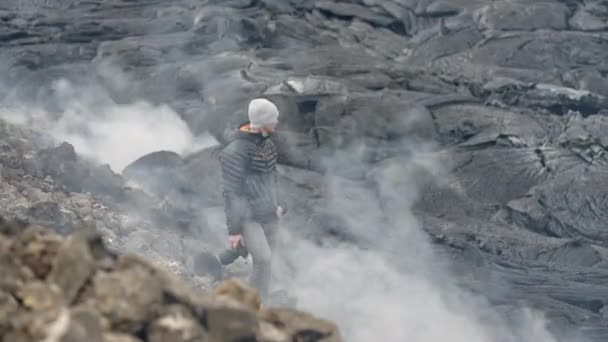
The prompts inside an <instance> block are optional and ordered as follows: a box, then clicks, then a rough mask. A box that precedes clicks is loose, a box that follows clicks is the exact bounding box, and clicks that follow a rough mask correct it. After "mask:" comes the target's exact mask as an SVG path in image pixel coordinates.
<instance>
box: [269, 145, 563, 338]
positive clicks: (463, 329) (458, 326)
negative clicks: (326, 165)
mask: <svg viewBox="0 0 608 342" xmlns="http://www.w3.org/2000/svg"><path fill="white" fill-rule="evenodd" d="M417 149H418V150H417V151H413V153H411V154H410V157H407V158H397V159H395V160H394V161H393V162H387V163H385V165H384V166H382V167H380V168H379V169H378V170H375V171H373V172H371V173H370V175H372V174H373V179H374V180H375V181H376V183H377V189H378V191H371V190H368V191H365V190H364V186H362V185H361V187H360V188H359V189H358V191H356V193H357V196H356V197H353V196H348V195H347V194H348V193H349V190H348V189H347V188H348V185H346V184H347V183H345V182H344V181H337V180H333V179H331V178H330V179H331V180H329V181H328V183H327V186H328V188H329V190H328V191H327V192H328V193H332V194H334V195H333V196H331V197H330V198H328V204H327V207H329V208H331V210H332V211H333V212H334V213H337V214H339V215H344V216H346V217H344V218H345V219H346V221H347V222H348V223H349V225H350V229H351V230H352V231H354V232H355V234H356V235H357V236H359V237H360V238H361V239H362V240H363V241H366V245H367V246H366V247H364V248H362V247H356V246H352V245H349V244H333V245H332V244H326V245H323V246H321V245H319V244H317V243H312V242H311V241H309V240H307V239H304V238H302V237H301V236H300V235H299V234H298V233H297V229H298V227H292V229H291V231H285V232H284V235H285V237H286V239H285V240H286V241H287V242H286V244H287V245H286V246H287V247H286V250H280V251H278V252H277V253H278V257H277V259H278V262H277V264H278V267H277V268H278V269H279V270H280V272H285V270H286V269H287V270H291V273H289V274H287V275H286V274H280V275H276V277H277V278H278V282H279V284H280V285H278V287H283V286H284V287H286V288H287V290H288V292H290V293H292V294H293V295H295V297H297V301H298V306H299V308H301V309H304V310H306V311H309V312H313V313H315V314H316V315H318V316H321V317H325V318H328V319H330V320H333V321H335V322H336V323H337V324H338V325H339V328H340V330H341V333H342V337H343V338H344V340H345V341H353V342H363V341H387V342H393V341H394V342H402V341H408V342H443V341H450V342H532V341H534V342H556V341H557V340H556V339H555V338H554V337H553V336H552V335H551V334H550V333H549V332H548V330H547V325H546V324H547V322H546V321H545V319H544V317H543V315H542V313H540V312H537V311H534V310H532V309H530V308H527V307H525V306H522V307H521V308H520V310H518V315H519V318H520V320H518V322H520V323H519V324H518V325H517V326H513V324H510V325H509V324H508V323H507V322H505V320H504V318H501V316H500V315H499V314H498V312H496V311H495V310H494V309H493V308H492V307H491V305H490V304H489V303H487V302H486V301H485V300H484V298H483V297H480V296H474V295H473V294H470V293H468V292H467V291H465V290H464V289H462V288H459V287H458V285H457V283H456V277H452V275H451V274H450V269H449V266H446V262H445V260H440V257H439V256H438V255H435V254H434V253H433V251H432V246H431V242H430V240H429V238H428V235H427V234H426V233H425V232H424V231H423V230H422V228H421V225H420V222H418V220H417V219H416V217H415V216H414V214H413V212H412V207H413V205H414V203H415V201H416V199H417V196H418V192H419V191H420V190H421V186H422V183H423V182H429V181H433V182H439V183H445V182H444V179H445V177H448V175H447V174H446V173H445V171H444V170H443V169H442V164H441V163H440V162H439V161H438V159H437V158H436V154H434V153H433V152H432V151H431V150H429V149H422V148H420V147H419V146H418V147H417ZM334 162H335V161H334ZM332 166H333V167H339V165H332ZM350 186H351V187H352V186H355V187H357V186H358V185H356V184H354V183H351V185H350ZM380 202H382V203H386V205H385V208H384V212H385V216H384V219H382V220H377V221H376V222H370V217H372V218H373V217H378V216H380V215H379V213H378V212H377V211H378V210H379V209H377V208H378V203H380ZM353 207H354V208H356V209H353ZM363 208H365V209H363ZM374 220H375V219H372V221H374ZM283 264H288V265H289V266H284V265H283Z"/></svg>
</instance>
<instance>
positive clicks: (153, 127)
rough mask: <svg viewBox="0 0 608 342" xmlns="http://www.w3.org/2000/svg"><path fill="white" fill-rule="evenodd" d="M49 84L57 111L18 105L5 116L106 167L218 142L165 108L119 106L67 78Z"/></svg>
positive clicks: (119, 168) (116, 167) (97, 90)
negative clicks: (193, 130)
mask: <svg viewBox="0 0 608 342" xmlns="http://www.w3.org/2000/svg"><path fill="white" fill-rule="evenodd" d="M49 86H50V87H51V89H52V91H53V94H54V96H53V101H54V102H56V103H57V104H58V105H56V106H57V107H59V110H57V111H49V110H48V109H45V108H43V107H42V106H36V105H31V104H29V103H26V102H24V101H20V102H18V103H17V104H14V103H13V104H12V105H11V107H9V108H4V109H3V110H2V111H0V115H1V117H2V118H3V119H6V120H7V121H9V122H12V123H17V124H23V125H26V126H28V127H30V128H32V129H36V130H40V131H43V132H46V133H48V134H50V135H51V136H52V137H53V138H55V139H56V140H58V141H67V142H69V143H70V144H72V145H73V146H74V148H75V150H76V152H77V153H79V154H80V155H83V156H86V157H88V158H91V159H93V160H95V161H98V162H101V163H107V164H109V165H110V167H111V168H112V169H113V170H114V171H115V172H119V173H120V172H122V170H123V169H124V168H125V167H126V166H127V165H128V164H129V163H131V162H133V161H134V160H136V159H137V158H139V157H141V156H143V155H145V154H147V153H150V152H154V151H159V150H170V151H174V152H177V153H180V154H187V153H190V152H194V151H196V150H199V149H201V148H204V147H207V146H211V145H214V144H216V143H217V142H216V141H215V139H214V138H213V137H211V136H210V135H201V136H194V135H193V134H192V132H191V131H190V129H189V128H188V125H187V123H186V122H185V121H184V120H183V119H182V118H180V116H179V115H178V114H177V113H176V112H175V111H174V110H172V109H171V108H170V107H169V106H167V105H159V106H156V105H152V104H150V103H148V102H145V101H137V102H131V103H126V104H117V103H115V102H114V101H112V100H111V99H110V98H109V96H107V94H104V93H103V91H102V90H100V88H99V87H85V88H82V87H79V86H77V85H75V84H73V83H71V82H69V81H67V80H65V79H57V80H55V81H54V82H53V83H52V84H51V85H49Z"/></svg>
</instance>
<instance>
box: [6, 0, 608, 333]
mask: <svg viewBox="0 0 608 342" xmlns="http://www.w3.org/2000/svg"><path fill="white" fill-rule="evenodd" d="M606 25H608V4H607V3H606V2H605V1H601V0H585V1H583V0H580V1H576V0H573V1H565V0H564V1H559V0H543V1H535V2H534V3H533V4H530V3H529V2H524V1H515V0H513V1H487V0H457V1H456V0H454V1H431V0H349V1H346V0H344V1H325V0H314V1H313V0H299V1H286V0H280V1H279V0H227V1H204V0H196V1H195V0H174V1H162V0H145V1H128V0H111V1H102V0H90V1H82V0H28V1H22V0H19V1H17V0H6V1H3V2H2V3H1V4H0V61H1V62H0V75H2V82H0V98H1V99H2V100H1V101H2V102H1V103H2V107H3V109H2V118H3V119H4V122H3V123H2V127H1V128H2V134H1V135H0V136H1V144H0V164H1V169H0V170H1V171H0V175H1V176H2V182H1V183H0V191H1V194H2V196H0V201H2V205H1V206H0V210H1V211H2V212H3V213H4V214H5V215H8V216H11V217H12V216H16V217H20V218H25V219H28V220H30V221H32V222H34V223H36V224H40V225H45V226H49V227H52V228H54V229H55V230H56V231H57V232H59V233H60V234H67V233H71V232H73V231H75V230H79V229H78V228H79V227H81V226H83V225H92V226H95V227H96V228H97V230H98V231H99V232H101V233H102V234H103V236H104V239H105V241H106V242H107V244H108V246H109V247H110V248H111V249H112V250H116V251H129V252H135V253H138V254H140V255H144V256H146V257H149V258H151V259H152V260H156V261H158V262H159V263H161V264H164V265H165V266H168V267H169V268H170V269H172V270H173V271H174V272H176V273H177V274H179V275H181V276H183V277H185V278H187V279H189V281H191V282H192V283H194V284H195V285H196V286H198V287H202V288H209V287H210V286H212V285H213V284H214V283H215V282H217V281H218V279H220V278H222V277H225V276H226V275H228V276H230V275H235V276H238V277H240V276H242V275H243V274H244V273H243V272H245V270H246V268H247V266H248V265H247V264H243V263H238V264H237V265H234V267H229V268H228V269H226V270H225V272H227V274H222V273H225V272H222V271H221V270H218V269H216V268H215V267H214V266H213V264H212V263H210V262H209V260H208V258H206V257H205V255H206V254H204V253H203V254H200V253H201V252H202V251H209V252H217V251H218V250H220V249H221V248H222V247H223V243H224V242H223V241H224V239H225V236H224V235H222V234H223V227H222V222H221V216H222V215H221V214H222V212H221V209H222V208H221V197H220V190H221V189H219V187H218V185H219V183H218V179H219V176H220V175H219V170H218V168H217V158H216V157H217V153H218V150H219V147H221V144H223V143H225V142H226V139H225V133H226V130H227V129H230V128H233V127H235V126H236V125H237V124H238V123H239V122H241V121H243V120H245V119H246V115H245V114H246V113H245V109H246V104H247V102H248V101H249V99H250V98H252V97H258V96H265V97H267V98H269V99H271V100H273V101H275V102H276V103H277V104H278V105H279V107H280V109H281V113H282V114H281V115H282V117H281V118H282V121H281V132H280V133H279V134H278V135H277V140H278V141H279V142H280V143H279V146H280V148H281V152H282V154H281V167H280V176H281V177H280V182H281V185H282V187H281V188H282V191H283V192H284V194H285V195H286V196H287V199H288V201H289V204H290V211H289V215H288V217H287V218H286V222H285V226H286V227H288V228H291V229H288V230H290V231H297V232H298V234H299V235H302V237H303V238H304V239H306V241H313V242H314V243H316V244H318V245H321V246H326V245H330V246H333V244H347V245H356V246H358V247H360V248H363V249H365V250H379V251H381V252H379V254H381V255H383V256H388V255H394V253H399V254H397V255H400V256H401V257H400V258H389V259H390V260H391V261H390V262H388V263H390V264H391V265H393V266H394V268H395V269H396V270H399V272H403V273H408V272H411V270H412V267H414V266H412V264H413V261H411V260H415V259H416V257H417V256H418V255H419V254H417V253H419V252H421V251H424V250H431V251H432V252H433V255H435V257H434V261H433V262H431V263H429V264H425V267H424V269H425V270H426V272H429V273H433V270H434V268H433V267H438V268H437V269H439V267H441V269H444V268H443V267H446V269H447V270H449V271H450V279H452V281H454V282H456V283H457V284H458V286H459V288H462V289H465V291H467V293H469V292H470V293H474V294H476V295H479V296H482V297H483V298H486V299H487V301H488V302H489V303H490V304H491V305H492V307H494V308H495V309H496V310H497V312H499V313H500V314H501V315H505V316H506V317H509V316H513V312H515V311H514V310H516V308H517V307H520V306H526V307H533V308H535V309H537V310H540V311H541V312H543V313H545V316H546V318H547V320H548V323H547V325H548V330H549V331H551V332H552V333H553V337H552V338H554V340H555V341H561V340H564V341H571V338H573V337H572V336H576V339H575V340H576V341H579V340H580V341H605V340H606V338H607V337H608V329H607V328H606V323H607V322H608V321H607V316H606V308H605V303H606V298H607V294H608V287H607V286H606V284H605V280H606V279H607V277H608V270H607V262H606V260H607V259H606V258H607V256H608V249H607V247H608V244H607V242H606V241H607V240H606V234H607V232H606V231H605V224H604V222H605V219H606V217H607V216H608V204H607V203H608V202H607V201H606V198H607V197H606V195H605V188H607V186H608V173H607V172H606V171H607V169H606V162H607V161H608V160H607V159H606V158H607V155H606V153H605V152H606V148H608V143H607V142H606V141H605V140H606V138H605V135H604V134H603V133H605V132H606V130H607V129H608V121H607V119H606V117H607V116H606V108H608V106H607V104H608V81H607V80H606V77H607V76H606V75H608V68H607V65H606V61H607V60H608V59H607V58H606V57H608V56H607V55H608V49H607V48H606V47H607V46H608V45H607V44H608V40H607V38H608V36H607V31H606V27H607V26H606ZM142 102H143V103H145V105H141V103H142ZM135 104H137V105H135ZM142 108H143V109H142ZM159 108H160V109H159ZM115 113H118V116H113V115H114V114H115ZM142 113H143V114H142ZM136 114H137V115H136ZM120 115H122V116H120ZM128 115H133V117H135V118H136V119H137V120H136V121H135V123H134V124H133V125H131V126H128V127H130V128H132V127H136V128H140V129H141V130H144V131H150V132H151V133H153V134H154V135H153V137H152V138H151V139H149V140H145V142H146V143H147V145H143V149H142V150H138V151H139V152H141V153H139V154H138V155H136V156H133V157H132V158H131V155H129V158H123V159H120V160H115V159H114V158H116V157H117V156H116V155H117V154H121V152H125V151H126V150H128V149H129V148H130V147H133V146H134V145H137V144H138V141H140V140H142V139H139V140H138V136H133V137H132V139H131V140H124V139H123V140H120V139H119V141H118V142H116V143H115V145H110V147H111V151H110V152H108V151H107V150H103V149H100V148H97V149H95V148H91V146H90V144H87V142H91V141H92V140H90V139H89V140H87V139H88V138H90V137H91V136H93V137H95V136H96V134H97V135H98V136H99V137H101V140H110V139H109V137H112V135H108V134H105V133H107V132H105V131H103V129H105V128H104V127H105V126H104V125H106V124H107V123H108V122H110V123H115V121H116V117H119V118H121V120H122V118H123V117H124V116H128ZM172 115H173V116H172ZM100 117H102V118H105V119H103V120H101V119H99V118H100ZM174 117H175V118H178V121H179V119H181V120H183V121H179V123H185V125H184V126H186V127H188V130H187V132H188V133H189V134H190V133H191V134H192V137H203V136H205V135H206V134H209V135H211V136H213V137H214V138H215V140H217V141H218V142H219V143H220V146H213V147H207V148H202V149H200V148H198V149H194V148H192V145H195V141H196V139H192V140H186V141H184V142H183V143H180V144H179V145H176V143H175V142H174V141H172V142H169V141H167V142H166V143H165V145H166V146H158V147H157V146H156V145H154V143H155V142H156V140H160V139H164V138H166V136H168V135H171V134H169V133H174V131H169V133H166V131H159V132H160V133H157V132H156V131H154V130H152V129H149V127H152V128H155V129H159V130H160V129H161V128H162V127H157V126H155V125H153V123H154V122H155V121H159V122H162V123H163V125H162V126H163V127H168V126H171V125H169V124H167V123H170V124H172V123H174V122H175V119H174ZM75 118H84V119H80V120H79V119H75ZM150 118H151V119H150ZM98 120H101V121H99V122H100V124H99V125H97V124H96V123H97V122H98ZM104 120H106V121H104ZM107 120H109V121H107ZM148 120H149V121H151V122H149V121H148ZM59 124H61V125H59ZM96 127H97V128H99V127H101V129H102V133H104V134H105V135H104V134H100V132H99V131H98V130H97V129H96ZM112 127H114V126H112ZM120 127H122V126H120ZM142 127H143V128H142ZM177 127H182V126H180V125H179V124H178V125H177ZM175 132H178V133H179V132H184V131H183V130H181V128H180V129H177V130H176V131H175ZM68 133H69V134H68ZM183 135H184V134H181V135H180V134H173V135H172V137H171V138H173V139H177V137H180V136H183ZM125 136H126V137H129V135H128V134H126V135H125ZM83 137H84V138H83ZM121 137H123V136H121ZM146 137H148V136H146ZM64 140H66V141H68V143H63V141H64ZM93 141H95V142H97V141H98V140H93ZM104 146H105V145H104ZM93 147H97V146H93ZM124 159H127V160H128V162H125V161H124ZM107 164H109V165H107ZM404 222H407V223H408V224H405V223H404ZM411 222H415V223H412V224H410V223H411ZM405 226H407V227H408V228H407V229H406V228H405ZM411 226H415V228H416V229H414V231H419V232H420V231H421V232H424V234H423V237H420V236H418V235H415V234H414V233H412V232H411V230H410V229H409V228H411ZM404 232H406V233H404ZM412 234H414V235H412ZM418 242H420V243H418ZM385 254H386V255H385ZM439 264H441V266H439ZM292 271H293V270H292ZM287 278H288V276H287ZM344 320H345V321H348V317H344ZM527 337H530V336H527ZM387 340H389V339H387ZM414 340H416V339H414ZM420 341H424V339H420Z"/></svg>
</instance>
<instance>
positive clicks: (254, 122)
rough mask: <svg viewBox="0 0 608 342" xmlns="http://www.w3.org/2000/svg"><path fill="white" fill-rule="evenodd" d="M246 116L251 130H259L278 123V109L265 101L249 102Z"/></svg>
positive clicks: (255, 100)
mask: <svg viewBox="0 0 608 342" xmlns="http://www.w3.org/2000/svg"><path fill="white" fill-rule="evenodd" d="M248 115H249V126H250V127H251V128H261V127H262V126H266V125H270V124H274V123H278V122H279V109H278V108H277V106H275V105H274V103H272V102H270V101H268V100H266V99H254V100H253V101H251V102H249V111H248Z"/></svg>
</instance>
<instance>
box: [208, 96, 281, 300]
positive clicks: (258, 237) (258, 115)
mask: <svg viewBox="0 0 608 342" xmlns="http://www.w3.org/2000/svg"><path fill="white" fill-rule="evenodd" d="M248 117H249V122H248V123H245V124H243V125H241V126H240V127H238V128H237V129H235V130H233V131H232V133H233V134H232V141H231V142H230V143H229V144H228V145H227V146H226V147H225V148H224V149H223V150H222V152H221V154H220V161H221V169H222V180H223V181H222V186H223V197H224V210H225V214H226V223H227V226H228V235H229V237H228V241H229V249H228V250H226V251H225V252H223V253H222V254H220V256H219V259H220V262H221V263H222V264H223V265H227V264H230V263H232V262H233V261H234V260H236V259H237V258H238V257H239V256H243V257H246V256H247V254H248V253H250V254H251V256H252V259H253V271H252V274H251V278H250V283H251V286H253V287H254V288H256V289H257V290H258V292H259V294H260V296H261V297H262V299H266V298H267V297H268V294H269V288H270V279H271V257H272V250H273V247H274V246H275V244H276V239H277V231H278V223H279V219H280V218H281V217H282V216H283V215H284V214H285V213H286V211H287V207H286V205H285V203H282V201H281V199H280V198H279V197H278V195H277V193H278V192H277V182H276V163H277V159H278V153H277V148H276V146H275V144H274V143H273V141H272V139H271V135H272V133H273V132H274V131H275V129H276V127H277V125H278V123H279V120H278V119H279V110H278V109H277V107H276V106H275V105H274V104H273V103H272V102H270V101H268V100H266V99H261V98H258V99H254V100H252V101H251V102H250V103H249V108H248Z"/></svg>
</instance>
